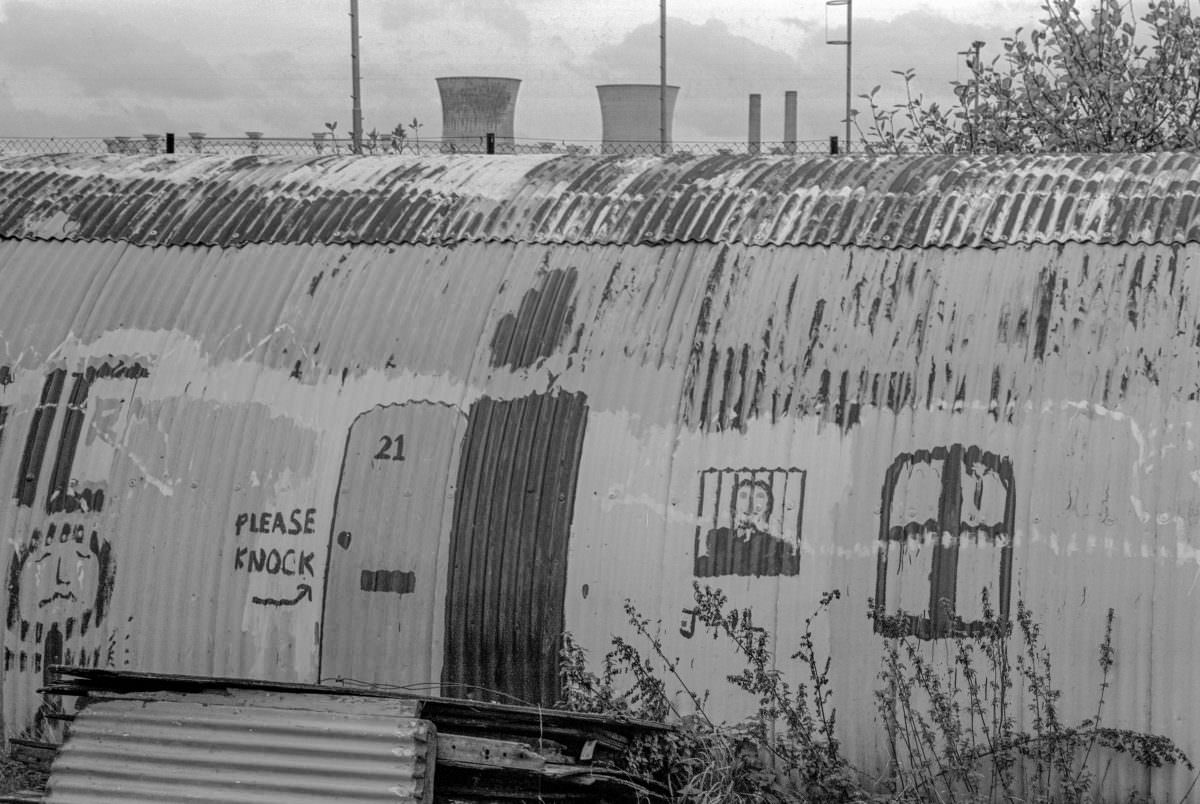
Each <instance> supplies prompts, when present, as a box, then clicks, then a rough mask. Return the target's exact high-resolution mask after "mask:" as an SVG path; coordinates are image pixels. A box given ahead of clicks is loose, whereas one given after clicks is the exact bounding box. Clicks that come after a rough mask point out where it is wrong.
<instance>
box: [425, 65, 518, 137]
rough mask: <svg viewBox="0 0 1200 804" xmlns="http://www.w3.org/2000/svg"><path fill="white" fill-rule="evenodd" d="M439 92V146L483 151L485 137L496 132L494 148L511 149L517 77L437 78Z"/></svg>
mask: <svg viewBox="0 0 1200 804" xmlns="http://www.w3.org/2000/svg"><path fill="white" fill-rule="evenodd" d="M437 84H438V92H439V93H440V94H441V96H442V147H443V149H444V150H447V151H459V152H461V151H466V152H474V153H483V152H484V150H485V138H486V137H487V135H488V134H489V133H491V134H495V135H496V152H497V153H512V150H513V118H514V116H515V115H516V110H517V90H518V89H520V87H521V79H519V78H493V77H489V76H452V77H447V78H439V79H437Z"/></svg>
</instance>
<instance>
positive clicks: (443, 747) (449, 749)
mask: <svg viewBox="0 0 1200 804" xmlns="http://www.w3.org/2000/svg"><path fill="white" fill-rule="evenodd" d="M437 762H438V764H439V765H441V764H443V763H445V764H449V765H456V766H459V767H467V768H509V769H513V768H517V769H521V770H526V771H531V772H541V771H542V770H544V769H545V767H546V759H545V757H543V756H542V755H541V754H538V753H537V752H535V751H533V749H531V748H529V746H527V745H524V744H523V743H517V742H512V741H510V740H495V739H491V738H488V737H469V736H467V735H464V734H439V735H438V738H437Z"/></svg>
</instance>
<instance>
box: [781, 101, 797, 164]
mask: <svg viewBox="0 0 1200 804" xmlns="http://www.w3.org/2000/svg"><path fill="white" fill-rule="evenodd" d="M783 151H784V153H788V154H794V153H796V92H795V90H788V91H787V92H785V93H783Z"/></svg>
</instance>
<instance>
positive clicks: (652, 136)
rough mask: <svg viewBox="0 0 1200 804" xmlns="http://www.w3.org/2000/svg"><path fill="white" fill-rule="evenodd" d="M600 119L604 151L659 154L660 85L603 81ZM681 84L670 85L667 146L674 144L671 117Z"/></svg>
mask: <svg viewBox="0 0 1200 804" xmlns="http://www.w3.org/2000/svg"><path fill="white" fill-rule="evenodd" d="M596 91H597V92H598V93H600V119H601V122H602V125H603V139H604V142H603V145H602V146H601V152H603V153H606V154H620V153H635V154H636V153H642V154H653V153H658V146H659V143H660V137H659V127H660V120H661V117H660V114H659V91H660V87H659V85H658V84H600V85H599V86H597V87H596ZM678 94H679V87H677V86H670V85H668V86H667V96H666V101H667V131H666V134H667V145H670V144H671V120H672V118H673V117H674V116H675V96H676V95H678Z"/></svg>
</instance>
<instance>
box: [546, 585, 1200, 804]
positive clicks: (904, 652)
mask: <svg viewBox="0 0 1200 804" xmlns="http://www.w3.org/2000/svg"><path fill="white" fill-rule="evenodd" d="M693 592H694V597H695V601H696V606H695V608H694V609H693V611H694V612H695V613H696V619H697V622H698V623H699V624H701V625H702V626H703V627H704V629H706V631H707V632H708V633H709V634H710V635H711V636H713V637H714V638H718V639H723V640H725V641H726V642H728V643H729V644H730V645H732V646H733V648H734V649H735V650H736V652H737V654H738V656H739V657H740V659H741V661H742V662H743V665H744V666H743V667H742V670H741V672H740V673H737V674H734V675H731V676H729V677H728V681H729V682H730V683H731V684H732V685H734V686H735V687H737V688H738V689H740V690H743V691H745V692H747V693H749V694H750V695H752V696H754V698H755V699H756V701H757V709H756V711H755V712H754V713H753V715H752V716H751V717H749V718H747V719H746V720H744V721H742V722H740V723H737V724H732V725H730V724H725V723H714V722H713V721H712V719H711V718H710V717H709V716H708V714H707V713H706V712H705V705H706V703H707V701H708V692H707V691H705V692H702V693H701V692H697V691H695V690H694V689H693V688H692V687H691V686H689V684H688V683H687V681H686V679H684V677H683V675H682V674H681V673H680V667H679V661H678V660H677V659H672V658H670V657H669V656H668V654H667V652H666V649H665V647H664V646H663V643H662V641H661V639H660V638H659V636H658V634H659V631H660V628H659V626H660V623H658V622H652V621H650V620H649V619H647V618H646V617H644V616H643V615H642V614H641V613H640V612H639V611H638V610H637V609H636V607H634V605H633V604H632V603H631V602H630V601H628V600H627V601H625V615H626V617H627V619H628V621H629V623H630V625H632V626H633V629H634V631H635V632H636V633H637V635H638V637H639V639H640V640H641V641H643V642H645V644H646V645H647V646H648V647H649V655H648V656H646V655H643V654H642V652H641V651H640V650H639V649H638V647H637V646H635V645H634V644H632V643H631V642H629V641H628V640H625V639H623V638H621V637H616V636H614V637H613V638H612V649H611V650H609V651H608V653H606V654H605V656H604V657H603V659H602V661H601V663H600V672H599V675H597V674H595V673H594V672H593V671H592V670H590V669H589V668H588V663H587V656H586V654H585V653H584V651H583V650H582V649H581V648H580V647H579V645H578V644H577V643H576V642H575V641H574V640H573V639H572V638H571V636H570V635H569V634H568V635H565V637H564V641H563V645H564V647H563V652H562V662H561V666H560V670H561V675H562V681H563V689H564V698H563V701H562V702H561V706H562V707H564V708H567V709H572V710H575V711H584V712H601V713H607V714H615V715H621V716H627V717H637V718H643V719H649V720H655V721H660V722H666V723H672V724H675V725H676V726H677V728H676V729H675V730H674V731H673V732H671V733H670V734H668V735H666V736H660V737H655V738H653V739H648V740H645V741H643V742H640V743H638V744H636V745H634V746H633V747H632V748H631V749H630V751H629V752H628V753H627V754H626V756H625V757H624V758H623V759H622V762H623V766H624V768H625V769H627V770H630V771H634V772H637V773H641V774H645V775H649V776H652V777H653V778H656V779H659V780H660V781H662V782H663V783H664V784H665V785H666V786H667V788H668V789H669V790H670V792H671V796H672V799H673V800H675V801H680V802H698V803H699V802H702V803H703V804H710V803H711V804H716V802H722V803H725V802H728V803H730V804H740V803H741V802H746V803H747V804H749V802H785V801H786V802H813V803H814V804H815V803H817V802H819V803H820V804H826V803H829V804H832V802H854V801H869V800H879V798H880V795H881V794H880V793H879V792H878V791H876V790H875V789H874V787H875V785H874V783H873V782H871V781H870V780H868V779H866V777H865V776H864V775H863V774H862V773H861V772H859V771H858V770H857V769H856V768H854V766H853V765H851V763H850V762H848V761H847V760H846V758H845V757H844V755H843V754H842V750H841V745H840V743H839V742H838V739H837V736H836V733H835V726H836V723H837V712H836V710H835V708H834V706H833V689H832V685H831V682H830V669H831V665H832V661H831V657H829V656H826V657H821V656H820V655H819V654H818V651H817V648H816V644H815V641H814V639H813V635H812V629H813V624H814V622H815V621H816V618H817V617H819V616H821V615H822V614H824V613H825V612H827V611H828V610H829V608H830V606H832V605H833V604H834V602H835V601H837V600H838V599H839V598H840V597H841V595H840V592H838V591H832V592H827V593H826V594H824V595H822V596H821V600H820V605H819V606H818V608H817V610H816V611H815V612H813V614H812V615H810V616H809V617H808V618H807V619H806V620H805V621H804V629H803V633H802V634H801V636H800V642H799V649H798V650H797V651H796V652H795V653H793V654H792V655H791V657H792V659H794V660H796V661H797V662H798V664H799V666H800V668H801V677H800V678H799V679H796V680H794V681H789V679H787V678H785V677H784V675H783V674H782V673H781V672H780V671H779V670H777V669H776V664H775V656H774V653H773V651H772V646H773V645H774V640H773V638H772V636H771V634H770V633H769V632H768V631H767V630H766V629H764V628H762V627H761V626H758V625H756V624H755V621H754V616H753V612H752V611H751V610H750V609H747V608H743V609H737V608H731V607H730V606H729V605H728V600H727V598H726V596H725V595H724V593H723V592H722V591H721V590H719V589H712V588H710V587H701V586H700V585H699V584H693ZM868 612H869V615H868V616H871V617H872V618H875V617H878V616H882V615H880V614H879V613H878V612H877V611H876V609H875V607H874V605H873V603H871V602H870V601H868ZM948 617H949V615H948ZM1114 619H1115V615H1114V612H1113V611H1112V610H1109V612H1108V615H1107V618H1106V621H1105V629H1104V637H1103V639H1102V641H1101V643H1100V646H1099V651H1098V660H1099V665H1100V669H1101V683H1100V689H1099V694H1098V696H1097V702H1096V708H1095V711H1094V714H1093V715H1092V716H1091V717H1089V718H1087V719H1085V720H1083V721H1082V722H1081V723H1079V724H1077V725H1074V726H1068V725H1066V724H1065V723H1064V722H1063V719H1062V714H1061V713H1062V703H1061V699H1062V693H1061V691H1060V690H1059V689H1058V688H1057V687H1056V686H1055V685H1054V683H1053V673H1052V665H1051V657H1050V652H1049V650H1048V648H1047V646H1046V644H1045V641H1044V640H1043V638H1042V634H1041V629H1040V627H1039V625H1038V624H1037V622H1036V621H1035V620H1034V617H1033V613H1032V612H1031V611H1030V610H1029V609H1028V608H1027V607H1026V606H1025V604H1024V603H1023V602H1021V601H1018V603H1017V611H1016V621H1015V628H1014V624H1013V623H1011V622H1008V621H1007V620H1006V619H1002V618H1000V617H998V616H997V615H996V613H995V611H994V610H993V609H992V607H991V605H990V602H989V600H988V598H987V595H986V593H985V594H984V597H983V619H982V621H981V622H980V623H973V624H972V627H971V628H970V629H957V630H956V631H955V634H956V635H955V636H954V637H953V638H951V639H947V640H939V641H938V642H937V644H938V645H939V646H944V647H945V650H946V653H945V655H944V657H943V658H942V659H941V660H940V661H939V660H935V658H934V656H933V653H932V651H930V650H929V646H930V644H931V643H930V641H928V640H922V639H918V638H917V635H916V634H915V633H913V632H911V631H908V630H906V625H905V624H906V623H909V624H911V622H913V620H912V619H911V618H905V617H902V616H901V617H896V616H894V615H893V616H889V617H888V618H887V621H886V622H884V623H883V624H882V625H883V629H882V630H883V633H884V634H885V639H884V640H883V660H882V669H881V671H880V674H879V678H880V681H881V682H882V683H881V686H880V687H879V689H877V690H876V693H875V696H876V704H877V709H878V712H879V715H880V718H881V720H882V721H883V725H884V728H885V729H886V732H887V735H888V738H889V743H890V746H891V762H890V774H889V784H890V790H889V791H887V792H886V793H884V794H883V795H885V796H886V800H888V801H898V802H913V803H914V804H915V802H926V801H936V802H964V803H970V804H976V803H981V802H996V801H999V802H1018V801H1020V802H1062V803H1063V804H1082V802H1084V801H1085V800H1087V799H1088V798H1089V796H1090V795H1091V794H1092V792H1093V790H1094V788H1095V787H1096V786H1097V784H1098V783H1102V782H1103V777H1101V779H1099V780H1097V779H1096V778H1095V777H1094V771H1093V768H1094V766H1096V764H1097V761H1098V760H1097V755H1098V754H1099V752H1100V751H1109V752H1113V753H1117V754H1124V755H1127V756H1128V757H1130V758H1132V759H1133V761H1135V762H1137V763H1138V764H1141V765H1142V766H1144V767H1146V768H1157V767H1162V766H1164V765H1170V764H1182V765H1184V766H1186V767H1187V768H1189V769H1192V767H1193V766H1192V763H1191V761H1190V760H1189V759H1188V757H1187V756H1185V755H1184V753H1183V752H1182V751H1181V750H1180V749H1179V748H1178V747H1177V746H1176V745H1175V744H1174V743H1173V742H1171V740H1169V739H1168V738H1166V737H1162V736H1159V735H1153V734H1145V733H1142V732H1137V731H1132V730H1129V729H1117V728H1112V727H1109V726H1106V725H1104V723H1103V714H1104V704H1105V700H1106V696H1107V693H1108V689H1109V685H1110V675H1111V671H1112V668H1113V665H1114V663H1115V661H1116V653H1115V651H1114V649H1113V640H1112V635H1113V625H1114ZM668 679H669V682H668ZM669 687H670V688H671V689H676V688H677V689H679V690H681V691H682V693H683V694H684V695H685V696H686V697H687V698H688V699H690V703H691V707H690V708H689V709H690V710H691V711H689V713H688V714H686V715H685V714H683V713H681V712H680V711H679V710H678V709H677V708H676V706H675V704H674V703H673V698H672V697H671V695H669V694H668V688H669ZM1018 700H1019V701H1020V702H1021V706H1023V708H1024V709H1025V710H1027V711H1026V713H1025V717H1018V715H1020V714H1021V711H1020V707H1018V706H1017V705H1016V703H1015V702H1016V701H1018ZM1022 722H1024V723H1026V724H1027V725H1025V726H1022V725H1020V724H1021V723H1022ZM1108 764H1109V765H1111V759H1110V760H1109V763H1108ZM1105 769H1106V771H1107V765H1106V766H1105ZM1197 776H1198V778H1200V774H1198V775H1197ZM1193 784H1194V782H1193ZM1189 792H1190V789H1189ZM1185 797H1186V794H1185ZM1134 800H1137V794H1136V793H1131V795H1130V801H1134Z"/></svg>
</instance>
